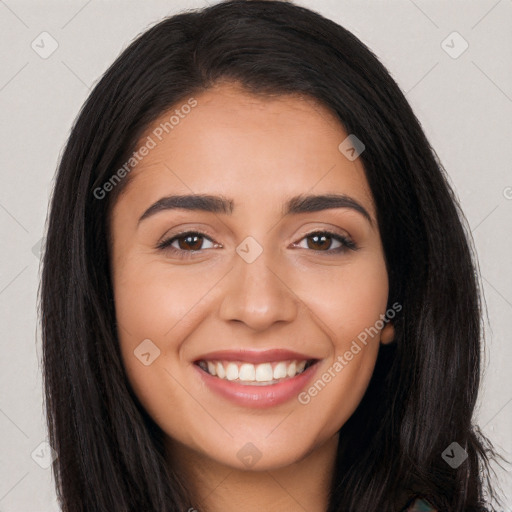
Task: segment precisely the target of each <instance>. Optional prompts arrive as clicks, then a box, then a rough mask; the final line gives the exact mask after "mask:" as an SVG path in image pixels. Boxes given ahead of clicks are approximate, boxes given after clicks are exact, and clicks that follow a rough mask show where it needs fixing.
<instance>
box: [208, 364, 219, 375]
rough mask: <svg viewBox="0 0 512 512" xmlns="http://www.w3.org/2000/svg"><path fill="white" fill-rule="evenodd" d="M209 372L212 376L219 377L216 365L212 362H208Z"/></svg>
mask: <svg viewBox="0 0 512 512" xmlns="http://www.w3.org/2000/svg"><path fill="white" fill-rule="evenodd" d="M208 371H209V372H210V374H211V375H217V371H216V369H215V365H214V364H213V363H212V362H211V361H208Z"/></svg>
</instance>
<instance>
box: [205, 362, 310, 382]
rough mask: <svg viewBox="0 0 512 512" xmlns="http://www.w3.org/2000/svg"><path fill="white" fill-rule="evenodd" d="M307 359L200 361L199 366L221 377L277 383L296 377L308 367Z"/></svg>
mask: <svg viewBox="0 0 512 512" xmlns="http://www.w3.org/2000/svg"><path fill="white" fill-rule="evenodd" d="M306 364H307V361H279V362H277V363H261V364H257V365H254V364H251V363H245V362H235V361H224V362H221V361H200V363H199V366H200V367H201V368H202V369H203V370H205V371H207V372H208V373H209V374H210V375H213V376H216V377H219V378H220V379H224V380H229V381H234V380H238V381H239V382H244V383H252V384H253V385H257V384H256V383H262V384H260V385H264V384H263V383H270V384H275V382H276V381H278V380H281V379H286V378H289V377H295V375H298V374H300V373H302V372H303V371H304V370H305V368H306Z"/></svg>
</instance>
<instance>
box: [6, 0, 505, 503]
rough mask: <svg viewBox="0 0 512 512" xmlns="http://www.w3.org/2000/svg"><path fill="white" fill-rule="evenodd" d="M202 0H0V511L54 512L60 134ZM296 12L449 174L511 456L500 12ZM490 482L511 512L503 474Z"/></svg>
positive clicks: (481, 5) (378, 8)
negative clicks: (346, 36) (48, 369)
mask: <svg viewBox="0 0 512 512" xmlns="http://www.w3.org/2000/svg"><path fill="white" fill-rule="evenodd" d="M207 3H208V2H206V0H188V1H186V0H180V1H169V0H168V1H162V0H158V1H156V0H150V1H144V2H142V1H134V0H132V1H115V0H111V1H100V0H89V1H87V0H74V1H69V0H68V1H64V0H61V1H45V2H42V1H39V2H35V1H28V0H5V1H2V0H0V45H1V59H2V61H1V62H2V65H1V66H0V113H1V121H0V145H1V151H0V176H1V181H0V183H1V184H2V186H1V187H0V230H1V239H2V242H1V245H0V260H1V270H0V315H1V316H0V318H1V327H2V342H1V349H2V350H1V353H2V357H1V358H0V384H1V387H0V389H1V395H0V432H1V436H0V454H1V455H0V512H21V511H23V512H35V511H41V512H42V511H49V512H50V511H51V512H53V511H58V507H57V504H56V499H55V491H54V487H53V485H54V484H53V477H52V474H51V469H45V468H44V467H41V464H42V465H43V466H44V465H45V460H46V462H47V455H48V452H47V451H45V450H47V448H45V445H44V444H43V445H41V443H44V442H45V440H46V436H47V433H46V428H45V420H44V410H43V394H42V381H41V368H40V357H41V343H40V338H39V329H38V328H37V314H36V293H37V289H38V282H39V253H38V250H39V246H40V240H41V238H42V237H43V235H44V228H45V217H46V211H47V203H48V198H49V193H50V191H51V187H52V180H53V176H54V172H55V169H56V165H57V162H58V158H59V155H60V153H61V151H62V148H63V146H64V143H65V140H66V138H67V136H68V134H69V130H70V128H71V125H72V122H73V120H74V118H75V116H76V115H77V113H78V111H79V108H80V107H81V105H82V103H83V102H84V100H85V99H86V97H87V95H88V94H89V92H90V90H91V87H92V86H93V85H94V84H95V83H96V81H97V80H98V79H99V78H100V76H101V75H102V73H103V72H104V71H105V70H106V68H107V67H108V66H109V65H110V64H111V63H112V62H113V61H114V60H115V58H116V57H117V56H118V54H119V53H120V51H121V50H122V49H124V48H125V47H126V46H127V45H128V44H129V42H130V41H131V40H132V39H133V38H134V37H135V36H136V35H137V34H139V33H140V32H142V31H144V30H145V29H146V28H148V27H149V26H150V25H152V24H154V23H155V22H157V21H159V20H161V19H162V18H163V17H164V16H167V15H170V14H174V13H176V12H178V11H180V10H182V9H191V8H197V7H204V6H206V5H207ZM212 3H213V2H212ZM297 3H298V4H300V5H304V6H306V7H310V8H313V9H315V10H317V11H319V12H320V13H322V14H324V15H325V16H327V17H329V18H331V19H333V20H335V21H336V22H338V23H340V24H341V25H343V26H344V27H346V28H347V29H349V30H350V31H352V32H353V33H354V34H355V35H356V36H358V37H359V38H360V39H361V40H362V41H363V42H364V43H366V44H367V45H368V46H369V47H370V48H371V49H372V50H373V51H374V53H375V54H376V55H377V56H378V57H379V58H380V59H381V61H382V62H383V63H384V64H385V65H386V66H387V68H388V69H389V71H390V72H391V74H392V75H393V77H394V78H395V80H396V81H397V82H398V84H399V86H400V87H401V89H402V90H403V91H404V93H405V94H406V97H407V99H408V100H409V102H410V103H411V105H412V107H413V109H414V110H415V112H416V115H417V116H418V118H419V119H420V121H421V123H422V125H423V128H424V130H425V132H426V134H427V137H428V138H429V140H430V142H431V144H432V146H433V147H434V149H435V150H436V152H437V154H438V155H439V158H440V160H441V162H442V163H443V165H444V166H445V168H446V169H447V172H448V174H449V176H450V180H451V182H452V184H453V185H454V187H455V190H456V192H457V194H458V197H459V198H460V202H461V204H462V207H463V210H464V212H465V214H466V216H467V219H468V222H469V225H470V227H471V230H472V234H473V237H474V240H475V244H476V248H477V252H478V255H479V261H480V267H481V273H482V282H483V285H484V292H485V298H486V303H487V307H488V313H489V323H488V325H487V326H486V338H487V346H486V351H485V373H484V385H483V388H482V392H481V396H480V400H479V408H478V415H477V421H478V422H479V424H480V425H481V426H482V427H483V430H484V432H485V433H486V434H488V435H489V436H490V438H491V439H492V440H493V441H494V442H495V443H496V445H497V446H498V447H501V449H502V453H504V455H505V456H507V457H508V458H509V459H511V458H512V371H511V363H512V339H511V334H510V333H511V332H512V270H511V266H510V262H511V255H512V236H511V235H512V230H511V228H510V221H511V220H512V51H511V49H512V0H479V1H455V2H454V1H452V2H443V1H433V0H393V1H388V2H384V1H380V2H377V1H355V0H353V1H345V0H338V1H336V0H318V1H313V0H300V1H298V2H297ZM43 32H47V33H48V34H49V35H48V34H43V35H41V34H42V33H43ZM453 32H457V33H458V34H453ZM54 41H55V42H54ZM443 41H444V42H443ZM52 44H53V45H56V44H58V47H57V48H56V49H55V51H54V52H53V53H52V54H51V55H46V54H45V52H46V53H49V52H50V51H51V50H52V49H53V48H52ZM466 45H468V47H467V49H465V51H462V50H464V48H465V46H466ZM459 54H460V55H459ZM43 57H45V58H43ZM439 399H440V400H442V399H443V397H439ZM38 454H39V457H38ZM45 454H46V455H45ZM45 457H46V459H45ZM498 469H499V468H498ZM499 476H500V479H501V481H502V482H503V483H502V486H503V492H504V494H505V496H508V499H507V500H506V508H505V510H507V511H511V510H512V483H511V476H512V473H511V468H510V465H506V470H505V471H500V472H499ZM507 507H508V508H507ZM500 510H501V509H500Z"/></svg>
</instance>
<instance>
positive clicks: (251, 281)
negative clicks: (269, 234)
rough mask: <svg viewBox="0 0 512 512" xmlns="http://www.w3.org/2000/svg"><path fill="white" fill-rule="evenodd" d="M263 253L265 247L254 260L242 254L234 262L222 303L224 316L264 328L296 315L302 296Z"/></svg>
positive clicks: (223, 317)
mask: <svg viewBox="0 0 512 512" xmlns="http://www.w3.org/2000/svg"><path fill="white" fill-rule="evenodd" d="M264 255H265V251H264V252H263V253H262V254H261V255H260V256H259V257H258V258H257V259H256V260H255V261H253V262H252V263H247V262H246V261H244V260H243V259H241V258H239V259H238V260H237V261H236V262H235V268H233V270H232V271H231V272H230V273H229V281H228V283H227V285H226V289H225V290H224V291H225V293H224V297H223V299H222V302H221V305H220V311H219V314H220V317H221V319H222V320H225V321H237V322H242V323H244V324H245V325H247V326H248V327H250V328H251V329H253V330H256V331H262V330H265V329H268V328H269V327H271V326H272V325H273V324H275V323H289V322H292V321H293V320H294V319H295V318H296V317H297V312H298V309H299V299H298V298H297V297H296V295H295V294H294V293H293V291H292V289H291V288H290V284H288V283H286V279H285V278H284V277H285V276H284V275H280V273H279V270H276V268H277V267H276V265H275V264H274V265H272V262H271V261H269V259H268V258H265V257H264Z"/></svg>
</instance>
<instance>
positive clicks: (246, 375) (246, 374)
mask: <svg viewBox="0 0 512 512" xmlns="http://www.w3.org/2000/svg"><path fill="white" fill-rule="evenodd" d="M238 378H239V379H240V380H247V381H251V382H252V381H255V380H256V370H255V369H254V365H253V364H247V363H245V364H243V365H242V366H240V371H239V372H238Z"/></svg>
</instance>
